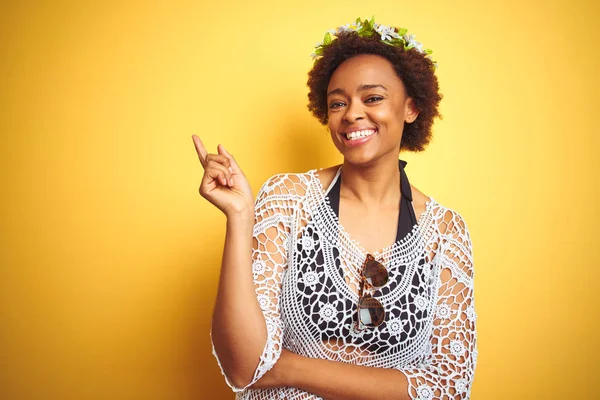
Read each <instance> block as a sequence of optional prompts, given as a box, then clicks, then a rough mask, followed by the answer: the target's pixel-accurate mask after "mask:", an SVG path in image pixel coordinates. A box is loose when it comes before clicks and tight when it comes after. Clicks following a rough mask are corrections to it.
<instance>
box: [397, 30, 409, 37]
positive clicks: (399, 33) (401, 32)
mask: <svg viewBox="0 0 600 400" xmlns="http://www.w3.org/2000/svg"><path fill="white" fill-rule="evenodd" d="M406 32H408V29H406V28H400V29H398V35H400V36H402V35H404V34H405V33H406Z"/></svg>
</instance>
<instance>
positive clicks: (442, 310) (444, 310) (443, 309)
mask: <svg viewBox="0 0 600 400" xmlns="http://www.w3.org/2000/svg"><path fill="white" fill-rule="evenodd" d="M435 313H436V315H437V316H438V318H441V319H447V318H450V314H451V313H452V310H450V307H449V306H448V305H446V304H442V305H440V306H438V307H437V310H436V311H435Z"/></svg>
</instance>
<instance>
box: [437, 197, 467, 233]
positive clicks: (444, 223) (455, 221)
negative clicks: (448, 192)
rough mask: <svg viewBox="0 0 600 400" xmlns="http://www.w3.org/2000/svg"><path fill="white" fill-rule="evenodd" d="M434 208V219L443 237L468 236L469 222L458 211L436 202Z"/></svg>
mask: <svg viewBox="0 0 600 400" xmlns="http://www.w3.org/2000/svg"><path fill="white" fill-rule="evenodd" d="M433 207H434V210H433V219H434V221H435V222H436V223H437V227H438V229H439V232H440V233H441V234H442V235H456V234H461V233H462V234H466V235H468V227H467V221H466V220H465V218H464V217H463V216H462V215H461V214H460V213H459V212H458V211H456V210H455V209H452V208H449V207H446V206H444V205H442V204H440V203H438V202H436V201H434V204H433Z"/></svg>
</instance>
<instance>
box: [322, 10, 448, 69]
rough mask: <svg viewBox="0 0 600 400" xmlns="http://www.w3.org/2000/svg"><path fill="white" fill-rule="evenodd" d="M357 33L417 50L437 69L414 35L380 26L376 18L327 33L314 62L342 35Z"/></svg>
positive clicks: (429, 52) (390, 27) (427, 50)
mask: <svg viewBox="0 0 600 400" xmlns="http://www.w3.org/2000/svg"><path fill="white" fill-rule="evenodd" d="M346 32H356V33H357V34H358V36H360V37H371V36H373V35H375V34H378V35H380V36H381V41H382V42H383V43H385V44H389V45H390V46H397V47H402V48H403V49H404V50H409V49H413V48H414V49H416V50H417V51H418V52H419V53H421V54H424V55H425V57H427V58H429V59H430V60H431V61H432V62H433V66H434V68H437V62H435V61H433V60H432V59H431V53H433V51H431V50H430V49H424V48H423V44H422V43H419V42H417V41H416V40H415V36H414V35H410V34H408V33H406V32H407V30H406V29H404V28H400V29H398V28H394V27H393V26H385V25H380V24H378V23H376V22H375V17H372V18H371V19H370V20H368V19H365V20H363V21H361V20H360V18H357V19H356V21H355V22H353V23H350V24H346V25H343V26H340V27H338V28H337V29H331V30H329V31H327V33H325V38H324V39H323V41H322V42H319V43H317V44H316V45H315V52H314V53H312V54H311V56H312V58H313V60H315V62H316V60H318V59H319V58H321V57H322V56H323V52H324V50H325V48H326V47H327V46H329V45H330V44H331V43H332V42H333V41H334V40H336V39H337V36H339V35H340V34H341V33H346Z"/></svg>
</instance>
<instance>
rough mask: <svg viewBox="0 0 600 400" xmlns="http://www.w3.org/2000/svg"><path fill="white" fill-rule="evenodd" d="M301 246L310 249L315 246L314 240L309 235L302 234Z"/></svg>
mask: <svg viewBox="0 0 600 400" xmlns="http://www.w3.org/2000/svg"><path fill="white" fill-rule="evenodd" d="M302 247H303V248H304V249H305V250H308V251H311V250H312V249H314V248H315V241H314V240H313V238H311V237H310V236H303V237H302Z"/></svg>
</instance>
